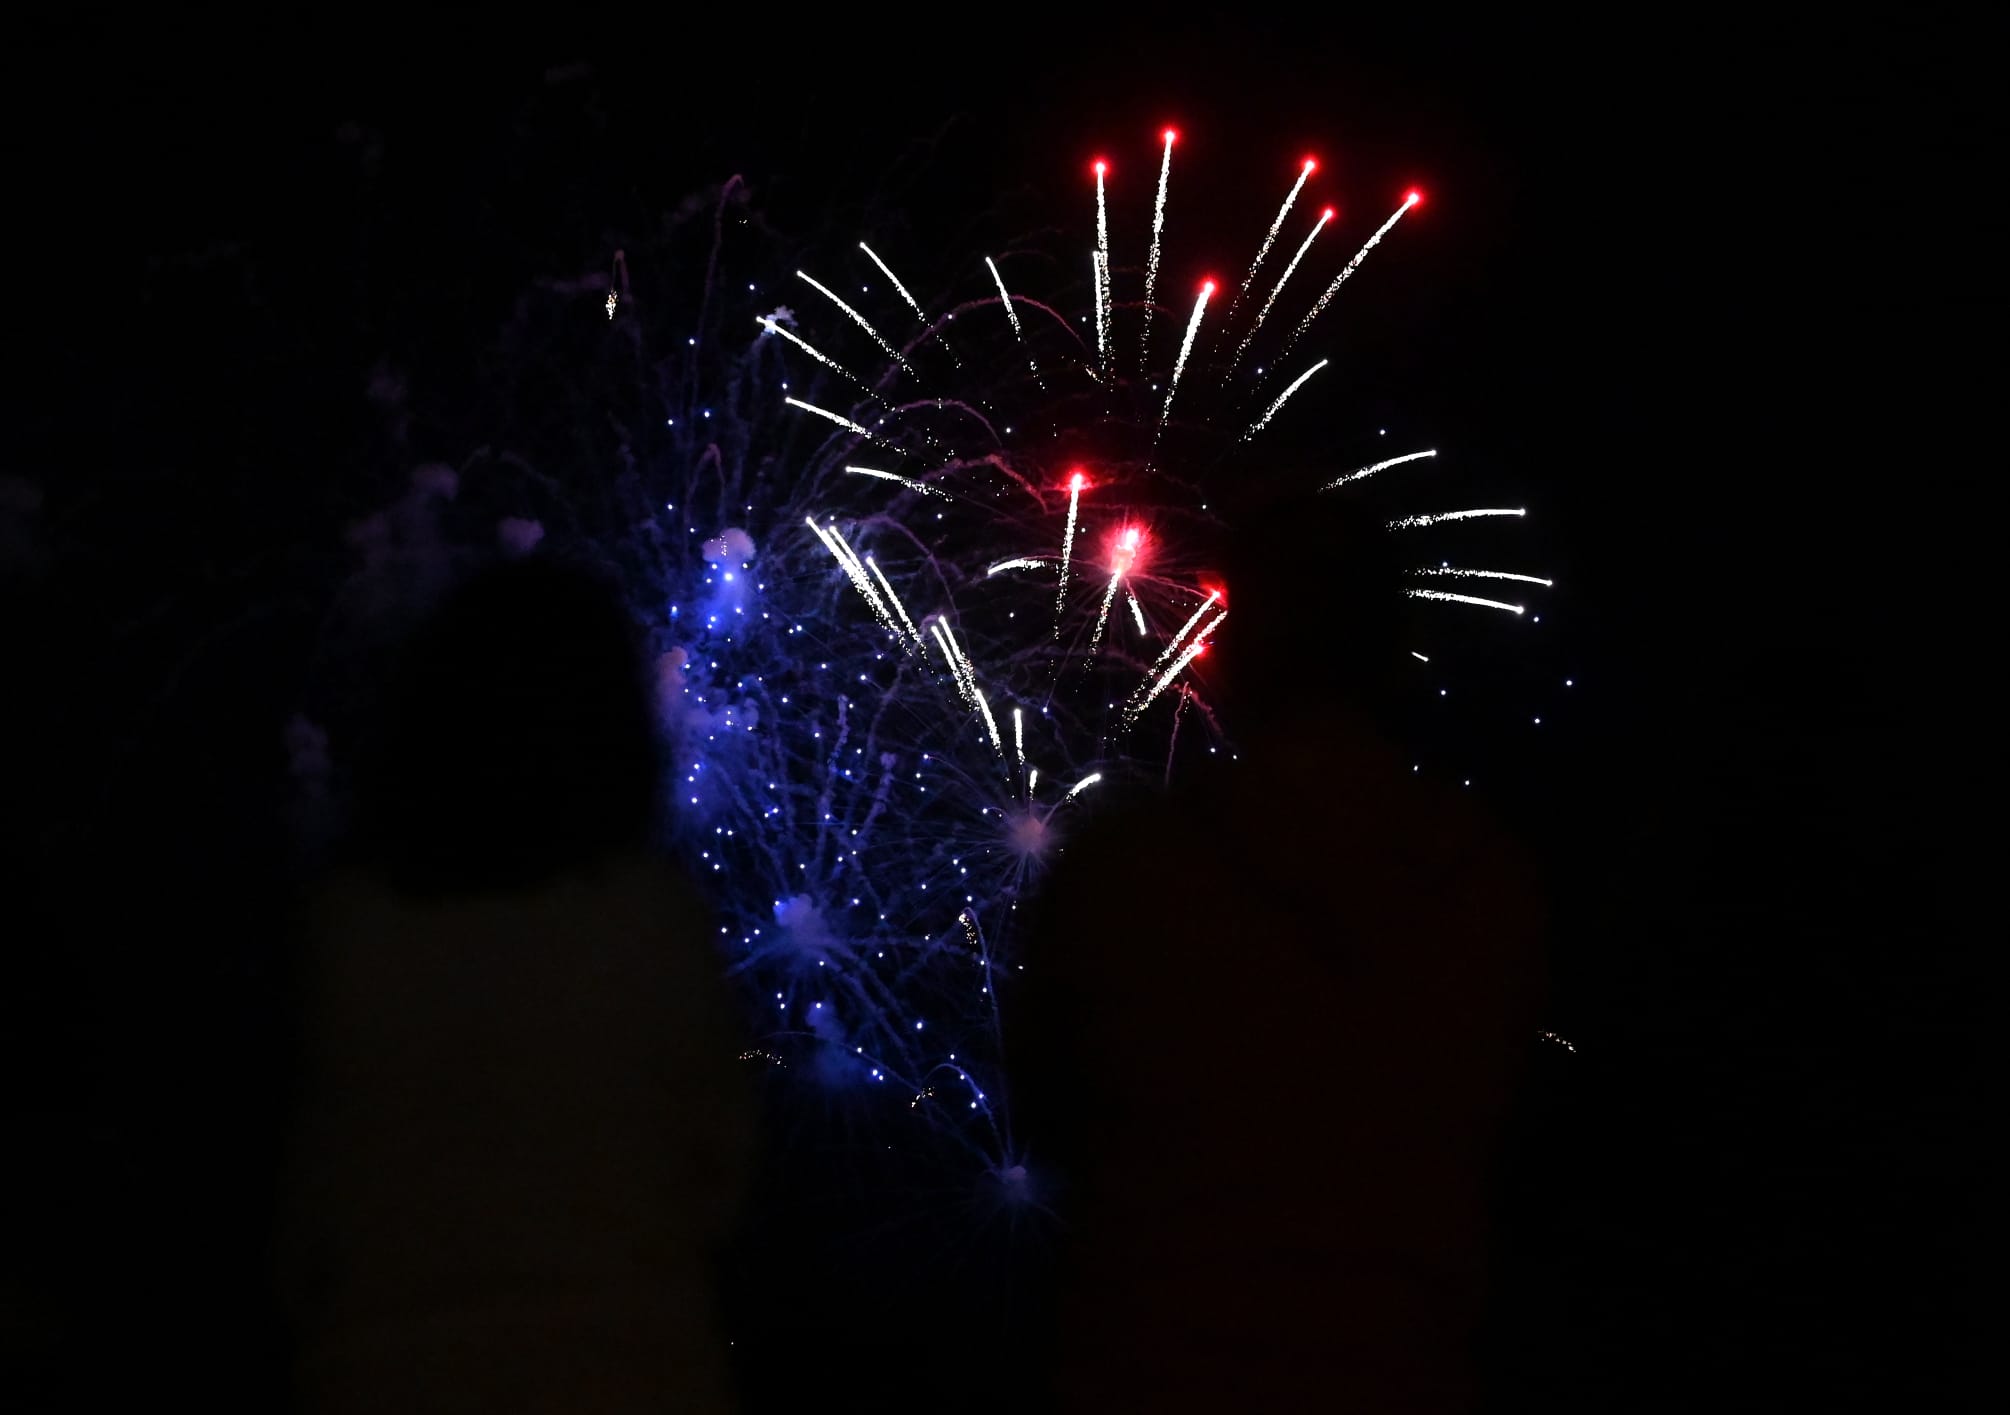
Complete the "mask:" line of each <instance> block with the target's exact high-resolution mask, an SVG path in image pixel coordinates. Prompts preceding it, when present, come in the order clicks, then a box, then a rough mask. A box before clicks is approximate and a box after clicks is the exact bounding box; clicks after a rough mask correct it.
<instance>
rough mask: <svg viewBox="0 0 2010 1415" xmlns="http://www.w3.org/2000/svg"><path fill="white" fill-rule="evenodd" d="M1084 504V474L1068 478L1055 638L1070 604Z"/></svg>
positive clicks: (1055, 609)
mask: <svg viewBox="0 0 2010 1415" xmlns="http://www.w3.org/2000/svg"><path fill="white" fill-rule="evenodd" d="M1081 504H1082V474H1081V473H1080V472H1076V473H1075V474H1074V475H1073V476H1071V477H1069V478H1068V526H1067V529H1066V530H1064V531H1063V532H1062V533H1061V585H1060V588H1059V589H1057V590H1055V591H1054V638H1055V640H1056V641H1057V642H1058V641H1059V640H1060V637H1061V610H1062V609H1063V607H1065V606H1066V604H1067V602H1068V564H1069V562H1070V561H1071V560H1072V559H1073V558H1074V555H1075V513H1076V511H1077V510H1078V509H1079V508H1080V507H1081Z"/></svg>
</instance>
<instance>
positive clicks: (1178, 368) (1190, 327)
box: [1154, 280, 1214, 440]
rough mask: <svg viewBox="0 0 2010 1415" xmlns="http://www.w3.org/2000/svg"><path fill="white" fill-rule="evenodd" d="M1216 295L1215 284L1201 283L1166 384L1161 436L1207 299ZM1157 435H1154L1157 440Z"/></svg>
mask: <svg viewBox="0 0 2010 1415" xmlns="http://www.w3.org/2000/svg"><path fill="white" fill-rule="evenodd" d="M1213 293H1214V282H1213V281H1212V280H1203V281H1201V282H1200V298H1199V299H1197V300H1195V301H1194V302H1193V317H1192V318H1191V319H1189V320H1187V322H1186V338H1184V339H1182V340H1180V341H1179V358H1178V359H1176V360H1174V361H1173V371H1172V378H1171V379H1170V380H1168V382H1167V383H1166V402H1165V406H1164V407H1163V408H1160V409H1159V434H1163V433H1164V432H1165V430H1166V419H1167V418H1168V417H1170V416H1171V415H1172V403H1173V394H1174V393H1175V392H1177V391H1178V389H1179V376H1180V374H1181V373H1182V372H1183V371H1184V370H1185V369H1186V356H1187V355H1188V354H1190V353H1192V352H1193V337H1194V335H1196V334H1198V333H1200V317H1201V316H1202V315H1203V314H1205V313H1206V312H1207V297H1208V296H1209V295H1212V294H1213ZM1156 437H1157V434H1155V435H1154V440H1156Z"/></svg>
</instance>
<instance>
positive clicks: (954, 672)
mask: <svg viewBox="0 0 2010 1415" xmlns="http://www.w3.org/2000/svg"><path fill="white" fill-rule="evenodd" d="M928 632H929V633H931V634H933V635H935V646H936V647H937V648H939V649H941V650H942V657H943V661H944V662H946V663H947V664H948V665H949V681H950V682H952V683H954V684H955V685H956V696H958V697H959V698H961V699H963V701H964V702H965V703H967V704H969V707H970V710H971V711H972V712H975V711H977V702H976V699H974V698H973V697H972V696H971V695H970V688H969V685H967V684H966V683H965V682H964V681H963V663H962V660H960V659H958V658H957V656H956V650H955V649H954V648H953V647H951V645H950V641H949V639H948V638H947V637H946V636H945V635H944V634H943V632H942V621H941V620H940V619H934V620H931V621H930V622H929V625H928Z"/></svg>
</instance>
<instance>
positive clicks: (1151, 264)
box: [1138, 128, 1173, 366]
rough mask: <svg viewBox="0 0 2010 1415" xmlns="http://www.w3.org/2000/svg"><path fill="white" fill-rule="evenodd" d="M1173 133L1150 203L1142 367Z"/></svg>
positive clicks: (1140, 342) (1140, 346) (1163, 223)
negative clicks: (1155, 191)
mask: <svg viewBox="0 0 2010 1415" xmlns="http://www.w3.org/2000/svg"><path fill="white" fill-rule="evenodd" d="M1172 149H1173V131H1172V129H1171V128H1167V129H1166V151H1165V156H1164V157H1163V158H1161V159H1160V160H1159V194H1158V196H1157V197H1156V198H1155V199H1154V200H1153V202H1152V253H1151V258H1150V259H1149V260H1147V261H1146V262H1145V332H1144V333H1143V334H1142V335H1140V336H1139V337H1138V363H1139V364H1140V365H1141V366H1142V364H1143V363H1144V360H1145V355H1146V354H1147V353H1148V352H1149V350H1150V346H1151V342H1152V292H1153V291H1155V290H1156V289H1158V284H1159V234H1160V233H1161V232H1163V231H1164V230H1165V228H1166V182H1167V180H1168V179H1170V178H1171V176H1172Z"/></svg>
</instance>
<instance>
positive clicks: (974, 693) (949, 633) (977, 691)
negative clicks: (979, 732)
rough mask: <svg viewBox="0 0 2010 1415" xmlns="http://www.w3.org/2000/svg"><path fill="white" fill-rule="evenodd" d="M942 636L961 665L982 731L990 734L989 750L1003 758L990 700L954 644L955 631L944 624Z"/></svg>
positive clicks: (958, 647)
mask: <svg viewBox="0 0 2010 1415" xmlns="http://www.w3.org/2000/svg"><path fill="white" fill-rule="evenodd" d="M942 634H943V637H944V638H946V639H948V640H949V647H950V648H951V649H952V650H954V651H955V653H956V657H957V660H958V661H959V662H960V663H962V665H963V676H964V678H965V680H967V681H968V682H969V684H970V696H971V697H973V698H975V699H976V700H977V710H978V711H979V712H980V713H982V714H983V715H984V730H985V731H986V732H989V733H990V734H991V750H992V751H994V752H997V753H998V754H999V755H1000V756H1003V755H1004V754H1005V739H1004V738H1002V737H1000V736H999V735H998V719H997V718H995V717H993V716H992V715H991V700H990V699H989V698H987V697H985V696H984V690H983V689H982V688H980V687H979V686H978V685H977V670H976V668H974V667H973V666H972V665H971V662H970V656H969V655H968V654H966V653H964V652H963V645H961V644H959V643H957V642H956V631H955V630H954V629H952V628H950V627H949V626H948V625H947V624H944V625H943V626H942Z"/></svg>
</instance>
